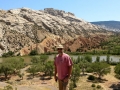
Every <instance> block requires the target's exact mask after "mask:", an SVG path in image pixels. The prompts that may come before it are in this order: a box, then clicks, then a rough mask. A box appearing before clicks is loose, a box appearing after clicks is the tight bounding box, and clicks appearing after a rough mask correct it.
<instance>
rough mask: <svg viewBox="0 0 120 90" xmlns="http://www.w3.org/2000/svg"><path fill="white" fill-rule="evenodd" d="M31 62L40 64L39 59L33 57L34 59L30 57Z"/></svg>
mask: <svg viewBox="0 0 120 90" xmlns="http://www.w3.org/2000/svg"><path fill="white" fill-rule="evenodd" d="M31 62H32V63H39V62H40V58H39V57H36V56H34V57H32V59H31Z"/></svg>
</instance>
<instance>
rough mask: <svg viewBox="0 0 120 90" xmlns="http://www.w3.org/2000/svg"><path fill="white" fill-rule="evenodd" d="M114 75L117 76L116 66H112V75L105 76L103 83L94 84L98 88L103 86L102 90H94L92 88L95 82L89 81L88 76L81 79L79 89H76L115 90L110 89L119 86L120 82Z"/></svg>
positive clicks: (77, 89)
mask: <svg viewBox="0 0 120 90" xmlns="http://www.w3.org/2000/svg"><path fill="white" fill-rule="evenodd" d="M114 75H115V73H114V66H111V73H110V74H108V75H105V76H104V77H103V78H102V79H104V81H103V82H102V83H94V84H95V85H96V86H97V85H101V86H102V89H94V88H93V87H91V85H92V84H93V82H89V81H87V77H88V75H86V76H82V77H80V79H79V82H78V83H77V85H78V87H77V88H76V90H113V88H110V87H111V86H112V85H113V84H118V83H119V82H120V81H119V80H118V79H116V78H115V77H114Z"/></svg>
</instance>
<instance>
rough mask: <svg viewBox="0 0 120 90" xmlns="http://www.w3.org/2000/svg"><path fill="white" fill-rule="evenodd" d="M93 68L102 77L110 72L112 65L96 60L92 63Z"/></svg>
mask: <svg viewBox="0 0 120 90" xmlns="http://www.w3.org/2000/svg"><path fill="white" fill-rule="evenodd" d="M91 68H92V70H93V72H94V73H96V75H98V78H99V79H101V77H102V76H104V75H106V74H108V73H110V65H109V64H107V63H104V62H95V63H93V64H92V65H91Z"/></svg>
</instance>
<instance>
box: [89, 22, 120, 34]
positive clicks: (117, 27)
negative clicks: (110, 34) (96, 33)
mask: <svg viewBox="0 0 120 90" xmlns="http://www.w3.org/2000/svg"><path fill="white" fill-rule="evenodd" d="M91 23H92V24H95V25H99V26H100V27H102V28H105V29H107V30H111V31H116V32H120V21H98V22H91Z"/></svg>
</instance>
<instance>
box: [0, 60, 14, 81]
mask: <svg viewBox="0 0 120 90" xmlns="http://www.w3.org/2000/svg"><path fill="white" fill-rule="evenodd" d="M0 71H1V72H3V74H4V75H5V79H8V75H9V74H10V72H12V71H13V67H12V64H11V63H10V62H7V61H4V62H3V63H1V64H0Z"/></svg>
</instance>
